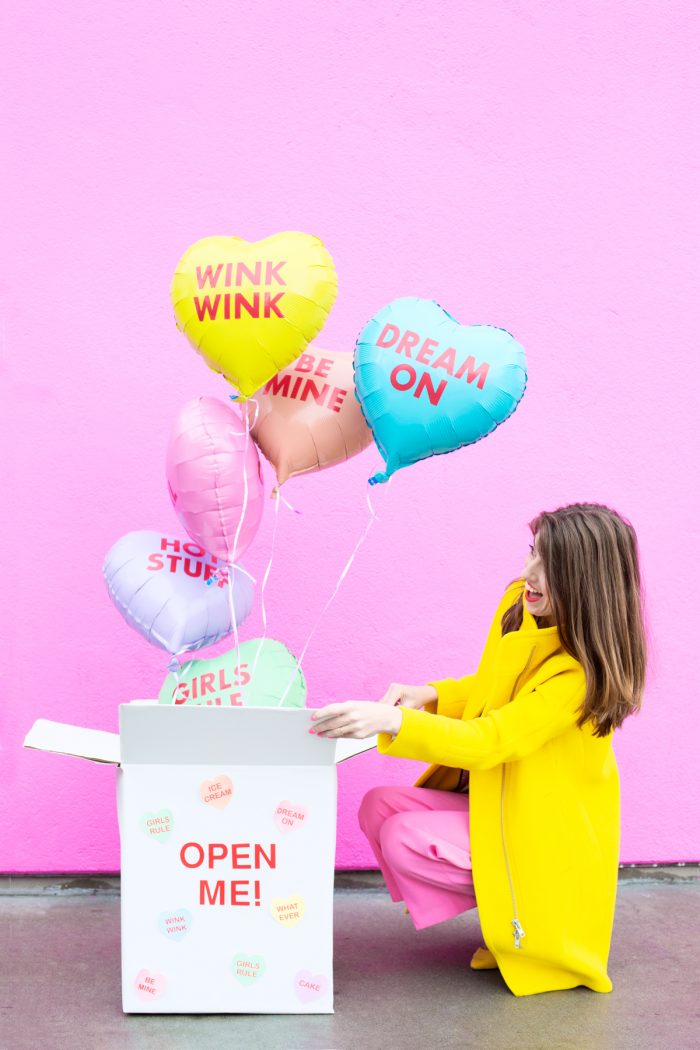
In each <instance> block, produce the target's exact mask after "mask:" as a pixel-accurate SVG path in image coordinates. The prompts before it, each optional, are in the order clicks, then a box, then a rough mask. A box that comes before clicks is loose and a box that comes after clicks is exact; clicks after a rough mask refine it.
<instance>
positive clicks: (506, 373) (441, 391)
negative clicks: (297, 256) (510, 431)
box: [354, 298, 527, 485]
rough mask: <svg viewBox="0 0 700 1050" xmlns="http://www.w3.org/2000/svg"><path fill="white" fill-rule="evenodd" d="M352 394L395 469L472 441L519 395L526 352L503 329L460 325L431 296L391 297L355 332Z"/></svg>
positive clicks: (385, 476) (389, 470)
mask: <svg viewBox="0 0 700 1050" xmlns="http://www.w3.org/2000/svg"><path fill="white" fill-rule="evenodd" d="M354 366H355V396H356V397H357V400H358V401H359V402H360V405H361V406H362V411H363V413H364V417H365V419H366V420H367V423H368V425H369V427H370V428H371V430H372V433H373V435H374V440H375V441H376V443H377V447H378V448H379V451H380V452H381V454H382V456H383V458H384V461H385V463H386V472H384V473H379V474H375V475H374V476H373V477H371V478H370V479H369V482H370V485H376V484H377V483H378V482H382V481H388V480H389V478H390V477H391V475H392V474H393V473H394V472H395V471H397V470H398V469H399V468H400V467H407V466H409V465H410V464H411V463H417V462H418V460H420V459H427V458H428V456H436V455H439V454H441V453H444V452H452V451H454V449H456V448H462V447H463V446H464V445H472V444H473V443H474V442H475V441H478V440H479V439H480V438H483V437H486V435H487V434H490V433H491V431H492V430H495V429H496V427H497V426H498V424H499V423H502V422H503V421H504V419H507V418H508V416H510V415H511V414H512V413H513V412H514V411H515V409H516V407H517V405H518V402H519V401H520V399H521V397H522V396H523V394H524V393H525V386H526V383H527V362H526V359H525V351H524V350H523V348H522V346H521V345H520V344H519V343H518V342H516V340H515V339H514V338H513V336H512V335H510V333H509V332H506V331H505V329H503V328H495V327H493V326H491V325H461V324H459V323H458V322H457V321H455V319H454V317H451V316H450V315H449V314H448V313H447V311H446V310H443V309H442V307H441V306H439V305H438V304H437V303H436V302H434V301H432V300H430V299H410V298H407V299H395V300H394V301H393V302H392V303H389V305H388V306H385V307H384V308H383V309H382V310H380V311H379V313H378V314H375V316H374V317H373V318H372V320H371V321H369V322H368V323H367V324H366V325H365V327H364V328H363V329H362V331H361V332H360V334H359V336H358V339H357V344H356V346H355V355H354Z"/></svg>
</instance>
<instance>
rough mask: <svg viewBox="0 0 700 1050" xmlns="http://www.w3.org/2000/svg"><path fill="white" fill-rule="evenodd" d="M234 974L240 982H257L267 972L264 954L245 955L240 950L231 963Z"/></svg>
mask: <svg viewBox="0 0 700 1050" xmlns="http://www.w3.org/2000/svg"><path fill="white" fill-rule="evenodd" d="M231 966H232V969H233V976H234V977H235V978H236V980H237V981H238V982H239V983H240V984H256V983H257V982H258V981H259V980H260V978H261V977H262V976H263V974H264V973H265V970H266V969H267V963H266V961H265V956H264V955H245V954H244V953H242V952H239V953H238V955H236V956H235V958H234V960H233V963H232V964H231Z"/></svg>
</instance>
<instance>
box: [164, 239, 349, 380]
mask: <svg viewBox="0 0 700 1050" xmlns="http://www.w3.org/2000/svg"><path fill="white" fill-rule="evenodd" d="M337 292H338V277H337V274H336V272H335V266H334V265H333V260H332V258H331V256H330V254H329V252H328V251H327V250H326V248H325V247H324V245H323V243H322V242H321V241H320V240H319V239H318V237H312V236H311V235H310V234H308V233H277V234H275V235H274V236H272V237H266V238H265V239H264V240H262V241H251V242H248V241H244V240H242V239H241V238H240V237H204V238H203V239H202V240H200V241H197V242H196V243H195V244H193V245H192V246H191V247H189V248H188V249H187V251H186V252H185V254H184V255H183V256H182V258H181V259H180V261H179V263H178V264H177V269H176V271H175V275H174V277H173V281H172V285H171V288H170V296H171V299H172V304H173V308H174V310H175V321H176V324H177V327H178V328H179V329H180V331H181V332H184V334H185V335H186V336H187V338H188V340H189V341H190V343H191V344H192V346H193V347H194V348H195V350H197V351H198V352H199V353H200V354H201V355H202V357H203V358H204V360H205V361H206V362H207V364H208V365H209V367H210V368H212V369H213V370H214V371H215V372H220V373H221V374H222V375H224V376H225V377H226V379H228V381H229V382H230V383H232V384H233V386H235V388H236V389H237V390H238V391H239V392H240V393H241V394H242V395H243V397H244V398H245V397H249V396H250V395H251V394H253V393H255V391H256V390H258V389H259V388H260V387H261V386H262V385H263V384H264V383H266V382H267V380H268V379H270V378H271V377H272V376H274V375H276V374H277V372H279V371H280V369H282V368H286V367H287V365H289V364H291V363H292V361H295V360H296V358H297V357H298V356H299V354H301V353H302V351H303V350H305V349H306V347H307V346H308V344H309V343H310V342H311V340H312V339H313V338H314V337H315V336H317V335H318V333H319V332H320V331H321V329H322V328H323V325H324V324H325V322H326V318H327V317H328V314H329V312H330V309H331V307H332V306H333V303H334V302H335V297H336V295H337Z"/></svg>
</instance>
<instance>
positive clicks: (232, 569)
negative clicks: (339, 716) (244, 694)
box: [228, 401, 260, 674]
mask: <svg viewBox="0 0 700 1050" xmlns="http://www.w3.org/2000/svg"><path fill="white" fill-rule="evenodd" d="M253 404H254V405H255V409H256V411H255V416H254V419H253V426H255V423H256V421H257V418H258V411H259V409H260V405H259V403H258V402H257V401H253ZM242 416H243V423H244V424H245V437H244V441H243V503H242V505H241V515H240V517H239V519H238V525H237V526H236V533H235V535H234V538H233V550H232V552H231V562H230V565H229V574H228V605H229V611H230V614H231V624H232V626H233V641H234V646H235V649H236V664H235V673H236V674H238V673H239V667H238V665H239V661H240V641H239V637H238V622H237V620H236V608H235V605H234V601H233V590H234V576H235V575H236V571H237V567H236V564H235V559H236V552H237V550H238V539H239V537H240V534H241V529H242V528H243V522H244V520H245V514H246V510H247V509H248V440H249V437H250V430H251V424H250V416H249V415H248V409H247V407H245V408H244V410H243V412H242Z"/></svg>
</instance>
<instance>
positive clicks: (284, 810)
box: [275, 799, 308, 831]
mask: <svg viewBox="0 0 700 1050" xmlns="http://www.w3.org/2000/svg"><path fill="white" fill-rule="evenodd" d="M307 815H308V810H307V808H306V806H300V805H299V803H298V802H289V801H288V799H284V800H283V801H282V802H280V804H279V805H278V806H277V809H276V810H275V824H276V825H277V827H278V828H279V829H280V831H293V830H294V828H300V827H302V825H304V824H305V823H306V818H307Z"/></svg>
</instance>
